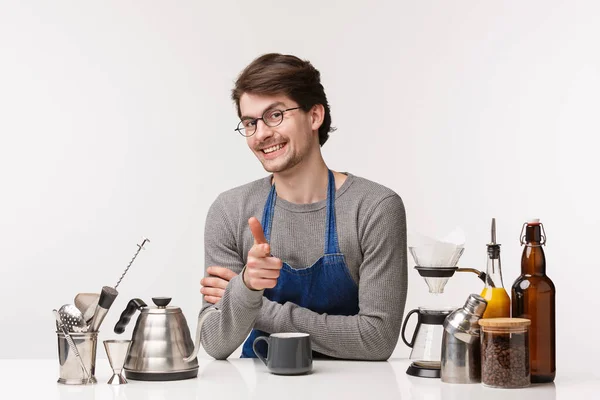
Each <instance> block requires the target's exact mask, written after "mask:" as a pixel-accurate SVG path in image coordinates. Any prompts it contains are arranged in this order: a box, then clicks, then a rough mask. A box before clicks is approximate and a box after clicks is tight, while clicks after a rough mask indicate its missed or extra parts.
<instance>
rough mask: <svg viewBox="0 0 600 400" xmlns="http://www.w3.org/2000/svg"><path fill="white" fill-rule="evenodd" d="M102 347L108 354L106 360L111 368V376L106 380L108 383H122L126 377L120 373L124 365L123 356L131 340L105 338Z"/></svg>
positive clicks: (125, 380)
mask: <svg viewBox="0 0 600 400" xmlns="http://www.w3.org/2000/svg"><path fill="white" fill-rule="evenodd" d="M103 343H104V349H105V350H106V355H107V356H108V362H109V363H110V367H111V368H112V370H113V376H111V377H110V379H109V380H108V384H109V385H123V384H125V383H127V379H125V377H124V376H123V375H122V374H121V372H122V371H123V366H124V365H125V357H127V353H128V352H129V346H131V340H105V341H104V342H103Z"/></svg>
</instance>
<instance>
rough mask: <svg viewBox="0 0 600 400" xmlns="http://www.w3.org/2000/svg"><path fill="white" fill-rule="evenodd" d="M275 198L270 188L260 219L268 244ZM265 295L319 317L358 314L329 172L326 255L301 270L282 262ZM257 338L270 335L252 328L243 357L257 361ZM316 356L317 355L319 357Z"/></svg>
mask: <svg viewBox="0 0 600 400" xmlns="http://www.w3.org/2000/svg"><path fill="white" fill-rule="evenodd" d="M276 198H277V193H276V192H275V185H273V186H271V192H270V193H269V197H268V198H267V202H266V203H265V208H264V211H263V217H262V226H263V230H264V233H265V238H266V239H267V241H269V240H270V236H271V228H272V225H273V213H274V211H275V199H276ZM264 296H265V297H266V298H267V299H269V300H272V301H276V302H278V303H280V304H285V303H286V302H288V301H290V302H292V303H294V304H297V305H298V306H300V307H305V308H308V309H309V310H312V311H314V312H316V313H319V314H324V313H326V314H329V315H356V314H358V286H357V285H356V283H354V280H353V279H352V277H351V276H350V272H349V271H348V267H347V266H346V261H345V260H344V255H343V254H342V253H341V252H340V247H339V244H338V236H337V230H336V223H335V179H334V177H333V173H332V172H331V171H329V182H328V186H327V225H326V227H325V254H324V255H323V256H322V257H321V258H319V259H318V260H317V262H315V263H314V264H313V265H312V266H310V267H307V268H303V269H294V268H292V267H290V265H289V264H287V263H286V262H285V261H284V262H283V267H282V268H281V273H280V275H279V278H278V279H277V286H275V287H274V288H273V289H266V290H265V291H264ZM259 336H269V334H268V333H266V332H263V331H259V330H257V329H253V330H252V332H250V336H248V338H247V339H246V342H245V343H244V345H243V347H242V356H241V357H242V358H256V355H255V354H254V351H253V350H252V343H253V342H254V340H255V339H256V338H257V337H259ZM256 347H257V350H258V351H259V352H260V353H261V354H262V355H263V356H265V357H266V355H267V354H266V353H267V345H266V343H265V342H264V341H260V342H258V343H257V346H256ZM315 355H316V356H319V354H315Z"/></svg>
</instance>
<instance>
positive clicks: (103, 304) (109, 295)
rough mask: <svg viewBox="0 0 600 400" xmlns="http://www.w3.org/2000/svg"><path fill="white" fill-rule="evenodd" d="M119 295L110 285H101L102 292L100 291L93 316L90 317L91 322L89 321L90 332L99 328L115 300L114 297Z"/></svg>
mask: <svg viewBox="0 0 600 400" xmlns="http://www.w3.org/2000/svg"><path fill="white" fill-rule="evenodd" d="M118 295H119V292H117V290H116V289H113V288H111V287H110V286H103V287H102V292H100V298H99V299H98V305H97V306H96V311H95V312H94V316H93V317H92V322H91V323H90V329H89V330H90V332H98V329H99V328H100V324H102V321H103V320H104V317H106V313H108V310H109V309H110V306H112V303H113V302H114V301H115V298H116V297H117V296H118Z"/></svg>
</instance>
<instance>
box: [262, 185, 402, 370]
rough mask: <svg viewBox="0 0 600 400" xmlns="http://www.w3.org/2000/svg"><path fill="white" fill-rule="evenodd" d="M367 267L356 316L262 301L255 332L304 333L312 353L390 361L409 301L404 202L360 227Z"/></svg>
mask: <svg viewBox="0 0 600 400" xmlns="http://www.w3.org/2000/svg"><path fill="white" fill-rule="evenodd" d="M359 236H360V243H361V247H362V252H363V263H362V264H361V266H360V269H359V275H360V276H359V285H358V297H359V299H358V301H359V309H360V311H359V313H358V314H357V315H349V316H342V315H328V314H318V313H316V312H313V311H311V310H309V309H307V308H303V307H300V306H298V305H296V304H294V303H291V302H287V303H285V304H283V305H282V304H279V303H277V302H273V301H270V300H267V299H264V300H263V305H262V308H261V310H260V314H259V316H258V318H257V320H256V328H258V329H261V330H264V331H265V332H268V333H274V332H305V333H309V334H310V335H311V340H312V344H313V350H316V351H318V352H320V353H322V354H325V355H328V356H331V357H335V358H343V359H357V360H387V359H388V358H389V357H390V356H391V354H392V352H393V351H394V349H395V347H396V344H397V342H398V337H399V333H400V327H401V324H402V316H403V313H404V306H405V302H406V295H407V287H408V284H407V248H406V215H405V210H404V204H403V202H402V200H401V198H400V197H399V196H398V195H396V194H394V195H391V196H388V197H386V198H385V199H383V200H382V201H381V202H379V203H378V204H377V205H376V206H374V207H373V210H370V211H369V212H368V213H367V218H366V220H365V221H364V222H362V223H359Z"/></svg>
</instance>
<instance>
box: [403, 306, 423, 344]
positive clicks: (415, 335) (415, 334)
mask: <svg viewBox="0 0 600 400" xmlns="http://www.w3.org/2000/svg"><path fill="white" fill-rule="evenodd" d="M418 312H419V309H417V308H415V309H414V310H411V311H410V312H409V313H408V314H406V318H404V323H403V324H402V335H401V336H402V341H403V342H404V344H406V345H407V346H408V347H410V348H411V349H412V347H413V345H414V344H415V339H416V337H417V332H418V331H419V325H421V318H419V319H418V320H417V326H415V331H414V332H413V335H412V339H411V340H410V343H409V342H408V341H407V340H406V337H405V336H404V331H405V330H406V323H407V322H408V319H409V318H410V316H411V315H413V314H414V313H418Z"/></svg>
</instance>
